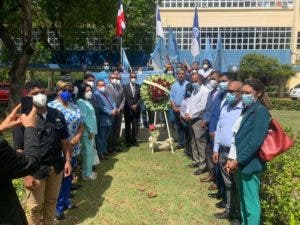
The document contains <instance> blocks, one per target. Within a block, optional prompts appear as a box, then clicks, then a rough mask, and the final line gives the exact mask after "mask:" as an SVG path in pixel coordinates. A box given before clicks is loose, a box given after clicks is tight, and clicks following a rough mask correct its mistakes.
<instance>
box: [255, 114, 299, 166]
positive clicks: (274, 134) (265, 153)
mask: <svg viewBox="0 0 300 225" xmlns="http://www.w3.org/2000/svg"><path fill="white" fill-rule="evenodd" d="M293 144H294V140H293V139H291V138H290V137H289V136H288V135H287V134H286V133H285V132H284V130H283V128H282V127H281V126H280V124H279V122H278V121H277V120H275V119H273V118H272V119H271V122H270V125H269V130H268V133H267V136H266V137H265V140H264V142H263V144H262V145H261V147H260V151H259V158H260V159H261V160H262V161H270V160H272V159H274V158H275V157H276V156H278V155H280V154H282V153H284V152H286V151H287V150H288V149H289V148H290V147H292V146H293Z"/></svg>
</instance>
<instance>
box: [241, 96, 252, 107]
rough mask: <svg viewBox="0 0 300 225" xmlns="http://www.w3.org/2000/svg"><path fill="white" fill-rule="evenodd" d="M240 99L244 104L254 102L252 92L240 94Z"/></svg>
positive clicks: (247, 104)
mask: <svg viewBox="0 0 300 225" xmlns="http://www.w3.org/2000/svg"><path fill="white" fill-rule="evenodd" d="M242 101H243V103H244V105H245V106H250V105H252V103H253V102H255V99H254V95H253V94H242Z"/></svg>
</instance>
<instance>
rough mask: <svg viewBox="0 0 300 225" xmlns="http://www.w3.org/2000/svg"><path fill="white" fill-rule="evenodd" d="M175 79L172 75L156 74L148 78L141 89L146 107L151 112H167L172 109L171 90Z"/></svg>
mask: <svg viewBox="0 0 300 225" xmlns="http://www.w3.org/2000/svg"><path fill="white" fill-rule="evenodd" d="M174 82H175V79H174V77H173V76H172V75H166V74H156V75H152V76H149V77H147V78H146V79H145V80H144V81H143V85H142V87H141V97H142V99H143V101H144V105H145V106H146V108H147V109H148V110H150V111H167V110H168V109H169V107H170V97H169V95H170V89H171V86H172V84H173V83H174Z"/></svg>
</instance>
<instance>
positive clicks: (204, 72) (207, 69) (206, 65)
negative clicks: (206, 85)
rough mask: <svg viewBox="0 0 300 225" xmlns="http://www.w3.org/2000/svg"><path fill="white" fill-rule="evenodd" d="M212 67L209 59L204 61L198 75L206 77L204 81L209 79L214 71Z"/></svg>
mask: <svg viewBox="0 0 300 225" xmlns="http://www.w3.org/2000/svg"><path fill="white" fill-rule="evenodd" d="M211 67H212V65H211V63H210V61H209V60H208V59H204V60H203V62H202V68H201V69H199V71H198V73H199V74H200V75H201V76H203V77H204V79H207V78H208V76H209V75H210V73H211V72H212V71H213V69H212V68H211Z"/></svg>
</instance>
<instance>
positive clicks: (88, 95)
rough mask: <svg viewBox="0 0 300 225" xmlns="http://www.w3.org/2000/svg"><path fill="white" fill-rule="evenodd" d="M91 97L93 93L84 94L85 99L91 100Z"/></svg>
mask: <svg viewBox="0 0 300 225" xmlns="http://www.w3.org/2000/svg"><path fill="white" fill-rule="evenodd" d="M92 95H93V93H92V92H91V91H88V92H85V93H84V97H85V99H91V97H92Z"/></svg>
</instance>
